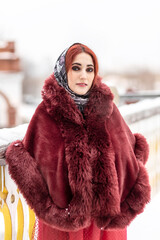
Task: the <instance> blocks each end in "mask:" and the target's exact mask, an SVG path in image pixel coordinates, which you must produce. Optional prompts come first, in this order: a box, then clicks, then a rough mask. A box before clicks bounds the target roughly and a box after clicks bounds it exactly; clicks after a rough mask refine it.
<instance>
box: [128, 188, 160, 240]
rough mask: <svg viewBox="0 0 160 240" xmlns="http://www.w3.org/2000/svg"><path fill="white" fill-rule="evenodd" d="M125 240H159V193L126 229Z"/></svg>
mask: <svg viewBox="0 0 160 240" xmlns="http://www.w3.org/2000/svg"><path fill="white" fill-rule="evenodd" d="M127 240H160V192H159V193H157V194H156V195H155V196H153V197H152V200H151V202H150V203H149V204H148V205H147V206H146V208H145V210H144V212H143V213H142V214H140V215H139V216H137V217H136V219H135V220H134V221H133V222H132V223H131V225H130V226H129V227H128V238H127Z"/></svg>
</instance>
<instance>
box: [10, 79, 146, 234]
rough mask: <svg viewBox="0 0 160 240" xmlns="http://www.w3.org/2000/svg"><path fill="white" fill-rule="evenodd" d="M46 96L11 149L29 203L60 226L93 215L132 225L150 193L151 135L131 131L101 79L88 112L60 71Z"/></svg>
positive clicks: (74, 225) (109, 225)
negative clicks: (76, 100)
mask: <svg viewBox="0 0 160 240" xmlns="http://www.w3.org/2000/svg"><path fill="white" fill-rule="evenodd" d="M42 97H43V101H42V102H41V103H40V105H39V106H38V107H37V109H36V111H35V114H34V115H33V117H32V120H31V121H30V124H29V127H28V130H27V133H26V135H25V137H24V139H23V141H19V140H18V141H16V142H14V143H12V144H11V145H10V146H9V147H8V149H7V152H6V161H7V163H8V165H9V172H10V174H11V176H12V178H13V179H14V180H15V182H16V184H17V185H18V187H19V189H20V191H21V192H22V194H23V196H24V197H25V199H26V200H27V202H28V204H29V205H30V207H31V208H32V209H34V211H35V213H36V215H37V216H38V217H39V219H42V220H43V221H44V222H45V223H47V224H49V225H50V226H52V227H53V228H57V229H60V230H62V231H77V230H79V229H82V228H85V227H88V226H89V225H90V224H91V221H94V222H95V224H96V225H97V226H98V227H99V228H103V229H117V228H124V227H126V226H127V225H128V224H129V223H130V222H131V221H132V220H133V219H134V218H135V216H136V215H137V214H139V213H141V212H142V211H143V209H144V206H145V204H146V203H148V202H149V200H150V185H149V180H148V174H147V172H146V169H145V167H144V164H145V163H146V161H147V158H148V144H147V142H146V140H145V138H144V137H143V136H142V135H140V134H134V135H133V134H132V133H131V131H130V129H129V128H128V126H127V125H126V123H125V121H124V120H123V118H122V116H121V115H120V113H119V111H118V109H117V107H116V106H115V105H114V103H113V96H112V93H111V92H110V89H109V88H108V87H107V86H106V85H104V84H102V83H101V80H100V79H99V84H98V85H96V86H94V87H93V88H92V90H91V93H90V98H89V102H88V103H87V105H86V108H85V110H84V116H82V114H81V113H80V111H79V110H78V108H77V106H76V105H75V103H74V101H73V100H72V99H71V97H70V95H69V94H68V93H67V92H66V90H65V89H64V88H62V87H60V86H59V85H58V83H57V81H56V80H55V78H54V75H51V76H50V77H49V78H48V79H47V80H46V81H45V84H44V88H43V91H42Z"/></svg>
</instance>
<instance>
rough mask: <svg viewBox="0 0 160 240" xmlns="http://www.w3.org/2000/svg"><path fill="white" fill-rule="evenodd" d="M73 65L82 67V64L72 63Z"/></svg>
mask: <svg viewBox="0 0 160 240" xmlns="http://www.w3.org/2000/svg"><path fill="white" fill-rule="evenodd" d="M72 65H79V66H81V64H80V63H72Z"/></svg>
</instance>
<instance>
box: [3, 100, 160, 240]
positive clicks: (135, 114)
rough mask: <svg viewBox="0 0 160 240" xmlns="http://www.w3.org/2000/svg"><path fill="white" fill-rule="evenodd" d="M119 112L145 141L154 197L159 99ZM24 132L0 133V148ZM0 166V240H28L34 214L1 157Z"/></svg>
mask: <svg viewBox="0 0 160 240" xmlns="http://www.w3.org/2000/svg"><path fill="white" fill-rule="evenodd" d="M120 111H121V113H122V115H123V117H124V118H125V120H126V122H127V123H128V124H129V126H130V128H131V130H132V132H140V133H142V134H143V135H144V136H145V137H146V138H147V140H148V143H149V146H150V156H149V160H148V162H147V165H146V166H147V169H148V171H149V177H150V183H151V186H152V194H155V193H156V192H158V191H159V190H160V99H159V98H158V99H154V100H147V101H143V102H140V103H137V104H134V105H128V106H122V107H120ZM26 128H27V126H26V125H25V126H19V127H17V128H14V129H1V130H0V147H1V145H3V144H4V143H5V144H6V143H9V142H11V141H13V140H15V139H17V138H22V136H24V133H25V131H26ZM18 129H19V130H18ZM11 132H13V133H14V134H13V135H14V137H11V135H12V134H10V133H11ZM15 133H17V135H15ZM20 133H21V134H20ZM4 136H6V138H7V139H5V142H3V140H4ZM1 138H2V141H1ZM0 165H1V166H0V240H30V239H31V236H32V231H33V227H34V223H35V214H34V212H33V211H32V210H31V209H30V208H29V207H28V205H27V204H26V201H25V200H24V198H23V196H22V195H21V193H20V192H19V191H18V189H17V186H16V185H15V183H14V182H13V180H12V179H11V178H10V176H9V173H8V167H7V166H6V165H5V161H4V159H3V160H2V159H1V155H0ZM3 165H4V166H3Z"/></svg>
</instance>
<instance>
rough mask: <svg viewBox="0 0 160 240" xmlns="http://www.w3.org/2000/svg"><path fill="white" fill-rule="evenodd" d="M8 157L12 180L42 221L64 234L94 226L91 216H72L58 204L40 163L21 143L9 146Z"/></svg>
mask: <svg viewBox="0 0 160 240" xmlns="http://www.w3.org/2000/svg"><path fill="white" fill-rule="evenodd" d="M5 157H6V162H7V164H8V169H9V173H10V175H11V177H12V179H13V180H14V181H15V183H16V184H17V186H18V188H19V190H20V192H21V193H22V194H23V196H24V198H25V199H26V201H27V203H28V205H29V206H30V207H31V209H33V210H34V212H35V214H36V215H37V217H38V218H39V219H41V220H42V221H44V222H45V223H46V224H49V225H50V226H52V227H54V228H56V229H59V230H61V231H78V230H80V229H82V228H84V227H88V226H89V225H90V223H91V219H90V217H89V216H80V215H78V214H76V215H72V214H71V213H72V211H70V210H69V209H61V208H59V207H57V206H56V205H55V203H54V202H53V201H52V198H51V197H50V194H49V191H48V188H47V184H46V182H45V180H44V178H43V176H42V174H41V172H40V171H39V169H38V166H37V163H36V160H35V159H34V158H33V157H32V156H31V155H30V154H29V152H28V151H27V150H26V149H25V148H24V145H23V143H22V142H21V141H15V142H13V143H12V144H11V145H9V147H8V148H7V151H6V154H5Z"/></svg>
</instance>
